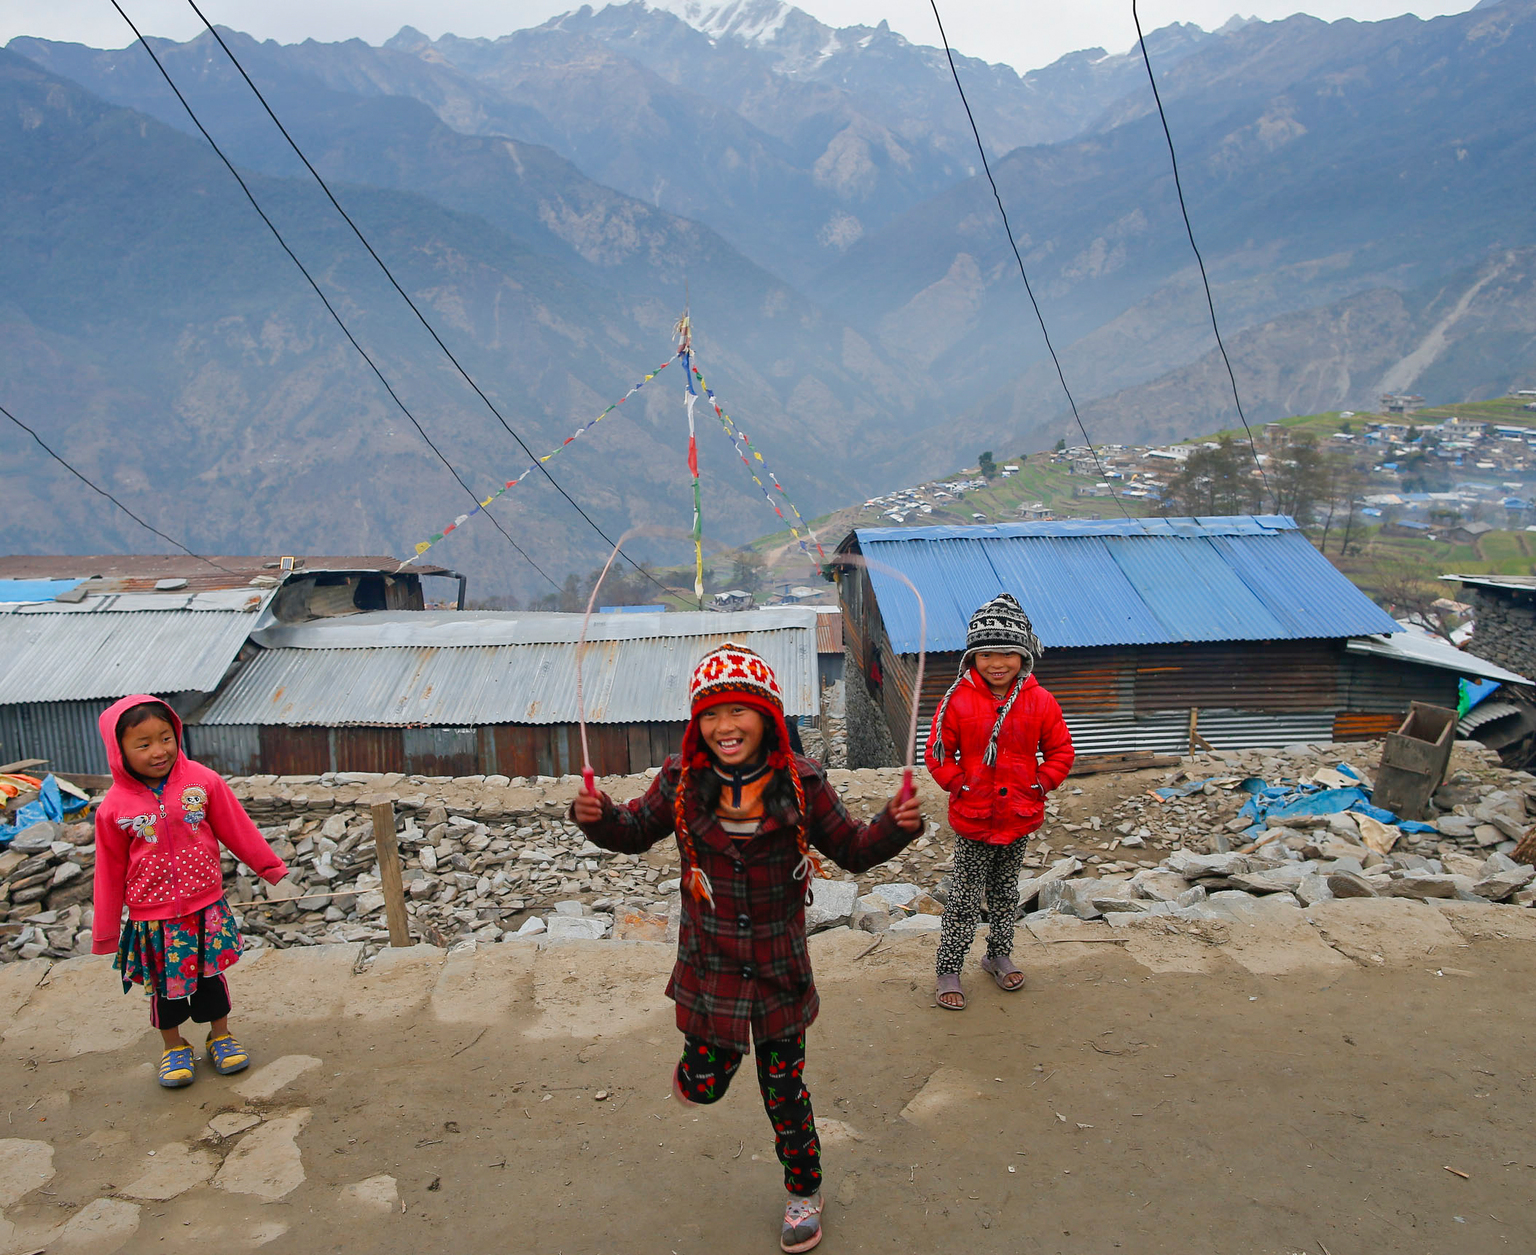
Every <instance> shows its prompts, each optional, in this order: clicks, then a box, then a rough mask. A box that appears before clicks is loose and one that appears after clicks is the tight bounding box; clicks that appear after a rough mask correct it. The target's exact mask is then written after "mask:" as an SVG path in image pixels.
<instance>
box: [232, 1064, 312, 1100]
mask: <svg viewBox="0 0 1536 1255" xmlns="http://www.w3.org/2000/svg"><path fill="white" fill-rule="evenodd" d="M319 1066H320V1060H319V1059H317V1058H315V1056H314V1055H279V1056H278V1057H277V1058H276V1059H274V1060H272V1062H271V1063H267V1064H263V1065H262V1066H261V1067H259V1068H257V1069H256V1070H255V1071H254V1072H251V1073H249V1074H248V1075H247V1076H245V1077H243V1078H242V1079H241V1081H240V1083H239V1084H238V1085H236V1086H235V1087H234V1088H235V1093H237V1094H239V1095H240V1096H241V1097H242V1098H254V1099H259V1100H264V1099H268V1098H271V1097H272V1096H273V1095H274V1094H276V1093H277V1092H278V1091H279V1090H282V1089H286V1088H287V1087H288V1086H290V1085H292V1084H293V1083H294V1082H295V1081H296V1080H298V1079H299V1077H301V1076H303V1075H304V1073H306V1072H308V1071H309V1070H310V1069H311V1068H318V1067H319Z"/></svg>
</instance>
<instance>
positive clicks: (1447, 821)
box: [1435, 815, 1477, 837]
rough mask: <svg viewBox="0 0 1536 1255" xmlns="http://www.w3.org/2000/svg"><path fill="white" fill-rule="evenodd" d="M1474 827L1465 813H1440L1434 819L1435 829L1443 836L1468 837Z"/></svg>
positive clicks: (1473, 823)
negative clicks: (1437, 817)
mask: <svg viewBox="0 0 1536 1255" xmlns="http://www.w3.org/2000/svg"><path fill="white" fill-rule="evenodd" d="M1476 827H1477V824H1476V823H1475V822H1474V821H1472V820H1470V819H1468V818H1467V817H1466V816H1465V815H1441V816H1440V818H1439V819H1437V820H1435V831H1436V832H1438V833H1440V835H1441V836H1444V837H1470V836H1471V835H1472V833H1473V831H1474V830H1475V829H1476Z"/></svg>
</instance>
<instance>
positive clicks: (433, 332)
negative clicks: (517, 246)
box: [113, 0, 666, 591]
mask: <svg viewBox="0 0 1536 1255" xmlns="http://www.w3.org/2000/svg"><path fill="white" fill-rule="evenodd" d="M113 3H114V4H115V3H116V0H113ZM187 4H188V5H189V6H190V7H191V9H192V12H194V13H196V14H197V16H198V18H199V19H200V20H201V21H202V23H203V25H204V26H206V27H207V28H208V32H209V34H211V35H212V36H213V37H214V38H215V39H216V40H218V42H219V47H220V48H222V49H224V55H225V56H227V57H228V58H229V60H230V63H231V64H232V65H233V66H234V67H235V69H236V70H238V71H239V72H240V77H241V78H243V79H244V80H245V83H246V86H247V87H249V88H250V89H251V91H252V92H254V93H255V95H256V99H257V100H259V101H260V102H261V107H262V108H263V109H265V110H266V112H267V116H268V117H269V118H271V119H272V123H273V125H274V126H276V127H277V129H278V130H279V131H280V132H282V136H283V138H284V139H285V140H287V141H288V147H290V148H292V149H293V151H294V153H295V154H296V155H297V156H298V158H299V160H300V161H302V162H303V163H304V168H305V169H306V170H308V171H309V172H310V174H312V175H313V176H314V179H315V182H316V183H318V184H319V185H320V190H321V191H322V192H324V193H325V195H326V199H327V200H329V201H330V202H331V204H332V205H333V206H334V207H335V209H336V212H337V213H339V214H340V215H341V217H342V220H343V221H344V222H346V224H347V225H348V226H349V227H351V228H352V234H353V235H355V236H357V238H358V241H359V242H360V243H361V244H362V246H363V247H364V248H365V249H367V250H368V256H370V257H372V258H373V260H374V261H375V262H377V263H378V267H379V269H380V270H382V271H383V272H384V277H385V278H386V279H388V280H389V282H390V284H391V286H393V288H394V289H395V291H396V292H398V293H399V294H400V297H401V299H402V300H404V301H405V303H406V304H407V305H409V306H410V308H411V313H413V314H415V315H416V319H417V321H418V322H420V323H421V325H422V326H423V327H425V328H426V330H427V334H428V335H430V336H431V337H432V339H433V340H434V341H436V343H437V347H438V348H440V349H442V351H443V353H444V355H445V356H446V357H447V358H448V360H449V361H450V362H452V363H453V368H454V369H455V370H456V371H458V372H459V374H460V375H461V376H463V378H464V382H465V383H467V384H468V385H469V386H470V387H471V388H473V389H474V392H475V395H476V396H477V397H479V398H480V399H481V400H482V401H484V402H485V406H486V408H487V409H488V410H490V412H491V413H492V414H494V415H495V416H496V421H497V422H499V423H500V424H501V425H502V427H504V428H505V429H506V432H507V434H508V435H509V436H511V437H512V439H513V440H515V441H517V443H518V445H519V447H520V448H521V449H522V451H523V452H524V453H526V454H527V455H528V456H529V457H530V458H532V459H533V460H534V464H535V465H536V466H537V467H538V468H539V470H541V471H542V472H543V473H544V478H545V479H547V480H549V482H550V483H551V484H553V485H554V487H555V491H556V492H558V493H559V494H560V495H561V496H562V497H564V498H565V499H566V500H567V501H568V502H570V504H571V507H572V508H573V509H574V510H575V511H576V513H577V514H579V515H581V517H582V518H583V519H585V520H586V521H587V523H588V525H589V526H590V527H591V528H592V530H593V531H595V532H596V533H597V534H598V535H599V536H601V537H602V538H603V539H604V540H605V541H607V542H608V544H610V545H612V544H613V543H614V542H613V540H612V539H611V538H610V537H609V536H608V533H606V532H605V531H603V529H602V528H601V527H599V526H598V525H597V521H596V520H595V519H593V517H592V516H591V515H590V514H588V513H587V512H586V511H585V510H584V509H582V507H581V506H580V504H578V503H577V501H576V498H574V497H573V496H571V494H570V493H568V492H566V490H565V489H564V488H563V487H562V486H561V485H560V482H559V481H558V480H556V479H555V477H554V476H553V475H552V474H551V473H550V470H549V467H547V466H546V465H545V464H544V462H543V461H542V460H541V459H540V458H539V456H538V454H536V453H534V451H533V450H532V449H530V448H529V447H528V444H527V442H526V441H524V439H523V438H522V436H520V435H518V433H517V432H516V430H514V429H513V427H512V424H511V423H509V422H507V420H506V418H505V416H504V415H503V414H502V412H501V411H500V410H499V409H498V408H497V407H496V404H495V402H493V401H492V400H491V398H490V397H488V396H487V395H486V394H485V391H484V389H482V388H481V387H480V385H479V384H478V383H476V382H475V381H474V379H473V377H472V376H471V375H470V373H469V372H468V371H467V370H465V369H464V366H463V364H462V363H460V361H459V359H458V358H457V357H455V356H454V353H453V350H452V349H450V348H449V347H448V345H447V344H446V343H444V341H443V338H442V336H440V335H438V334H437V328H435V327H434V326H433V325H432V324H431V323H430V322H428V321H427V316H426V315H425V314H423V313H422V312H421V310H420V308H419V307H418V306H417V304H416V302H415V301H413V300H412V299H411V297H410V294H409V293H408V292H407V291H406V290H405V289H404V288H403V287H401V286H400V282H399V280H397V279H396V278H395V276H394V272H393V271H391V270H390V268H389V267H388V266H387V265H386V264H385V262H384V259H383V258H382V257H380V256H379V254H378V253H377V252H376V251H375V250H374V247H373V245H372V244H370V243H369V242H368V237H367V236H365V235H364V234H363V232H362V230H361V228H359V227H358V225H357V223H355V222H353V221H352V217H351V215H350V214H348V213H347V211H346V210H345V209H343V208H342V207H341V202H340V201H339V200H337V199H336V197H335V194H334V193H332V191H331V189H330V185H329V184H327V183H326V181H325V179H324V178H322V177H321V175H320V171H318V170H316V169H315V167H314V166H313V165H312V164H311V163H310V160H309V158H308V157H306V156H305V155H304V150H303V149H302V148H300V147H299V145H298V143H297V142H296V141H295V140H294V138H293V136H292V135H290V134H289V133H288V128H287V127H285V126H284V125H283V124H282V121H281V120H280V119H279V118H278V116H277V114H276V113H274V112H273V110H272V106H271V105H269V104H268V103H267V98H266V97H265V96H263V95H262V94H261V88H259V87H257V86H256V84H255V83H254V82H253V81H252V79H251V76H250V75H249V74H247V73H246V72H245V66H243V65H241V64H240V59H239V58H238V57H236V56H235V54H234V52H233V50H231V48H230V46H229V45H228V44H227V43H225V42H224V36H222V35H221V34H219V32H218V30H217V29H216V28H215V27H214V25H213V23H212V22H210V21H209V20H208V19H207V18H206V17H205V16H204V15H203V11H202V10H201V9H199V8H198V7H197V3H196V0H187ZM623 556H624V560H625V561H626V562H628V563H629V565H630V566H632V567H634V568H635V570H637V571H639V572H640V573H641V574H642V575H644V576H645V577H646V578H647V579H648V580H650V581H651V583H653V584H655V585H656V587H657V588H660V589H662V590H663V591H666V585H664V584H662V583H661V582H660V581H659V580H657V579H656V577H655V576H653V575H651V574H650V572H649V571H646V570H645V569H644V568H643V567H642V566H640V564H639V563H637V562H636V561H635V560H634V559H633V558H631V557H630V556H629V555H628V554H624V555H623Z"/></svg>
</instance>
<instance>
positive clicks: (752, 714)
mask: <svg viewBox="0 0 1536 1255" xmlns="http://www.w3.org/2000/svg"><path fill="white" fill-rule="evenodd" d="M767 726H768V725H767V721H766V720H765V719H764V718H763V716H762V715H761V714H760V713H758V712H757V711H756V710H754V709H753V708H752V707H751V706H743V705H740V704H738V703H736V702H722V703H721V704H720V705H718V706H711V707H710V708H709V709H708V710H706V711H705V712H704V713H703V714H701V715H700V716H699V735H700V736H702V737H703V738H704V744H705V745H707V746H709V752H710V753H711V754H713V755H714V756H715V758H716V759H717V760H719V762H720V764H721V765H722V766H725V767H746V766H749V765H751V764H752V763H755V762H757V760H758V759H759V758H760V757H761V756H762V750H763V734H764V732H765V730H766V729H767Z"/></svg>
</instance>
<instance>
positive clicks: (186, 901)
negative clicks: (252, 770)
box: [91, 693, 288, 1089]
mask: <svg viewBox="0 0 1536 1255" xmlns="http://www.w3.org/2000/svg"><path fill="white" fill-rule="evenodd" d="M98 727H99V728H100V729H101V739H102V741H103V742H104V743H105V745H106V748H107V761H108V762H109V763H111V765H112V787H111V788H110V789H108V790H107V796H106V797H105V798H104V799H103V800H102V803H101V805H100V807H98V808H97V811H96V881H95V913H94V917H93V922H92V924H91V953H93V954H112V953H114V952H115V953H116V954H117V960H116V962H115V964H114V966H115V967H116V968H117V969H118V971H119V972H120V973H121V974H122V978H123V992H124V993H127V992H128V990H129V989H130V988H131V987H132V986H133V985H135V984H141V985H143V986H144V992H145V993H146V994H148V995H149V997H150V1004H149V1019H150V1023H151V1024H153V1025H154V1026H155V1027H156V1028H158V1029H159V1030H160V1036H161V1037H162V1038H164V1040H165V1053H164V1054H163V1055H162V1056H161V1058H160V1070H159V1077H160V1084H161V1085H163V1086H165V1087H166V1088H167V1089H180V1088H181V1087H182V1086H184V1085H190V1084H192V1081H193V1079H194V1077H195V1072H194V1063H193V1056H192V1046H191V1045H190V1044H189V1043H188V1042H187V1041H186V1040H185V1039H184V1038H183V1037H182V1035H181V1025H182V1024H184V1023H185V1022H186V1021H187V1020H192V1021H194V1022H195V1023H198V1024H207V1025H208V1040H207V1049H208V1057H209V1059H210V1060H211V1061H212V1063H213V1069H214V1071H215V1072H218V1073H220V1074H221V1075H228V1074H230V1073H232V1072H239V1071H241V1070H243V1069H244V1068H246V1067H248V1066H249V1065H250V1061H251V1059H250V1055H249V1054H248V1053H247V1052H246V1050H245V1048H244V1047H243V1046H241V1045H240V1043H239V1042H237V1041H236V1040H235V1039H234V1037H233V1036H232V1035H231V1033H230V1031H229V1009H230V1003H229V984H228V982H227V981H226V980H225V979H224V971H225V969H226V968H228V967H229V966H230V965H231V964H233V963H234V962H235V961H236V960H237V959H238V958H239V957H240V933H239V930H238V929H237V928H236V927H235V920H234V916H233V915H231V914H230V910H229V905H228V904H227V903H226V902H225V901H224V879H223V874H222V870H221V868H220V865H219V845H220V843H222V844H224V845H225V846H227V847H228V848H229V850H230V852H231V853H232V854H234V855H235V856H236V857H237V858H239V859H240V860H241V861H242V862H243V863H245V864H246V865H247V866H249V867H250V868H251V869H252V870H253V871H255V872H256V874H257V875H259V876H260V877H261V878H262V879H263V880H265V881H267V882H269V883H271V884H276V883H277V882H278V881H279V880H281V879H282V878H283V876H285V875H286V874H287V872H288V868H287V867H286V866H285V865H284V863H283V860H282V859H280V858H278V857H277V855H276V854H274V853H273V852H272V848H271V847H270V846H269V845H267V843H266V842H265V841H264V840H262V836H261V833H260V832H258V831H257V830H256V825H255V824H253V823H251V821H250V818H249V817H248V816H247V815H246V813H245V811H244V810H243V809H241V806H240V803H239V802H238V801H236V800H235V795H234V793H233V792H232V791H231V790H230V787H229V785H227V784H225V783H224V780H223V777H221V776H220V775H219V774H218V772H216V771H210V770H209V769H208V768H207V767H204V766H203V765H202V764H201V763H195V762H193V761H192V760H191V759H190V758H188V757H186V755H185V754H183V753H182V752H181V739H182V736H181V732H182V730H181V720H180V719H179V718H177V716H176V713H175V712H174V711H173V710H172V709H171V708H170V707H169V706H167V705H166V704H165V703H164V702H162V701H159V700H158V699H156V698H154V697H148V696H146V695H144V694H142V693H141V694H137V695H135V696H132V697H125V698H123V699H122V700H121V701H120V702H116V703H114V704H113V705H112V706H109V707H108V708H107V709H106V711H104V712H103V713H102V716H101V718H100V720H99V721H98ZM125 901H126V903H127V906H128V919H127V921H126V922H125V923H122V924H121V931H119V921H120V920H121V917H122V913H123V904H124V902H125Z"/></svg>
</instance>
